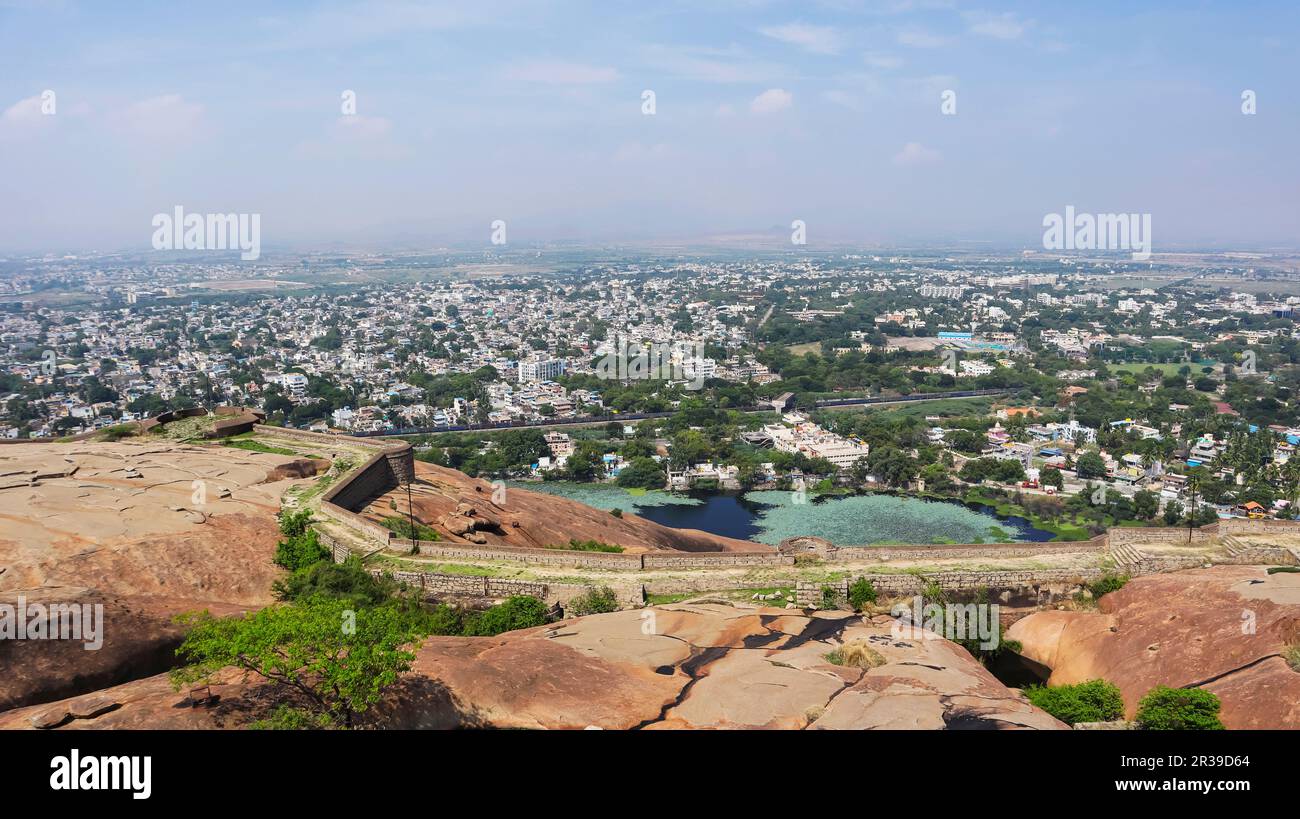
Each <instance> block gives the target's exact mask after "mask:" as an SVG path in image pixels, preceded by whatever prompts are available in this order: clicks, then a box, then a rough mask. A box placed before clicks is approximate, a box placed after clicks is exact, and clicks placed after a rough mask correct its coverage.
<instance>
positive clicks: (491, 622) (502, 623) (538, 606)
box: [465, 595, 547, 637]
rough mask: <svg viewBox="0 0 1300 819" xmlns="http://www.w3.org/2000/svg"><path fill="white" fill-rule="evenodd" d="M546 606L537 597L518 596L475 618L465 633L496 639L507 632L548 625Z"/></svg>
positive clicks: (507, 599)
mask: <svg viewBox="0 0 1300 819" xmlns="http://www.w3.org/2000/svg"><path fill="white" fill-rule="evenodd" d="M546 620H547V618H546V604H545V603H543V602H542V601H541V600H538V599H537V598H536V597H528V596H526V595H516V596H514V597H508V598H506V600H505V602H503V603H501V604H499V605H496V606H493V607H492V608H490V609H488V610H487V611H485V612H482V613H481V614H479V615H478V616H477V617H474V618H473V621H472V622H471V623H468V624H467V625H466V628H465V633H466V634H468V635H472V636H475V637H494V636H496V635H498V634H502V633H504V632H507V631H517V630H519V629H521V628H533V627H534V626H541V625H545V624H546Z"/></svg>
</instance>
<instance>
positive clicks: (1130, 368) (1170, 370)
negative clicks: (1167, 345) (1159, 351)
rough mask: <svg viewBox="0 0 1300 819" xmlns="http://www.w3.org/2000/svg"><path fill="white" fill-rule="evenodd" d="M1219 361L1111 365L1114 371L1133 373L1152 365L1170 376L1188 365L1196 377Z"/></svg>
mask: <svg viewBox="0 0 1300 819" xmlns="http://www.w3.org/2000/svg"><path fill="white" fill-rule="evenodd" d="M1218 363H1219V362H1217V361H1193V362H1184V361H1176V362H1172V363H1169V364H1147V363H1143V362H1133V363H1131V364H1112V365H1111V366H1110V371H1111V372H1113V373H1132V374H1133V375H1141V374H1142V373H1143V372H1145V371H1146V369H1147V367H1152V368H1154V369H1156V370H1158V371H1159V372H1160V374H1161V375H1162V376H1170V375H1177V374H1178V370H1179V369H1181V368H1182V367H1184V366H1186V367H1191V368H1192V373H1191V376H1192V378H1196V377H1198V376H1200V375H1201V374H1202V373H1201V368H1202V367H1214V366H1216V365H1218Z"/></svg>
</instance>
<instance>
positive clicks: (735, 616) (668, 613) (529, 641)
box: [0, 604, 1064, 730]
mask: <svg viewBox="0 0 1300 819" xmlns="http://www.w3.org/2000/svg"><path fill="white" fill-rule="evenodd" d="M892 627H893V621H892V620H890V619H889V618H887V617H882V618H878V619H875V620H872V619H864V618H862V617H859V616H856V615H851V614H848V613H844V612H816V613H812V612H789V611H785V610H781V609H753V608H733V607H731V606H725V605H719V604H697V605H671V606H659V607H653V608H649V609H644V610H640V611H624V612H616V613H613V614H603V615H593V616H590V617H583V618H578V619H574V620H566V621H563V622H560V623H555V624H553V625H549V626H542V627H539V628H535V629H528V630H525V631H516V632H511V633H507V634H503V635H500V636H498V637H433V638H430V639H428V640H427V641H426V642H425V643H424V644H423V645H422V646H421V647H420V648H419V649H418V651H417V653H416V659H415V662H414V667H413V669H412V671H411V673H410V674H408V675H407V676H406V677H405V678H404V680H403V682H402V683H400V684H399V686H398V687H397V688H396V689H395V690H394V691H393V692H392V694H391V696H390V697H389V698H388V700H387V701H386V702H385V703H384V705H383V706H382V707H381V708H380V709H378V712H377V713H375V714H374V715H373V721H372V725H373V726H374V727H387V728H455V727H484V728H550V729H583V728H589V727H595V728H607V729H629V728H651V729H654V728H789V729H801V728H811V729H865V728H914V729H1016V728H1033V729H1059V728H1063V727H1064V726H1063V725H1062V724H1061V723H1060V722H1058V721H1056V720H1055V719H1053V718H1052V717H1050V716H1048V715H1047V714H1045V713H1043V712H1041V711H1039V710H1038V709H1036V708H1034V707H1033V706H1032V705H1030V704H1029V703H1028V701H1026V700H1025V698H1024V697H1023V695H1021V694H1020V693H1019V692H1017V691H1013V690H1011V689H1008V688H1006V687H1005V686H1003V685H1002V684H1001V683H999V682H998V681H997V680H996V679H994V678H993V677H992V675H990V674H989V673H988V672H987V671H985V670H984V668H983V667H982V666H981V665H980V664H979V663H978V662H976V661H975V660H974V659H973V658H972V657H971V656H970V655H969V654H967V653H966V651H965V650H964V649H962V648H960V647H959V646H957V645H955V644H953V643H950V642H948V641H947V640H943V639H940V638H937V637H934V636H933V635H928V634H927V635H922V634H921V633H920V632H919V631H913V630H912V629H910V628H907V627H904V628H903V630H902V631H900V632H899V633H897V634H895V633H894V632H893V628H892ZM837 649H838V650H839V651H840V652H841V653H842V654H843V655H844V656H845V657H849V658H856V659H855V664H850V663H848V662H846V663H844V664H840V665H837V664H835V663H832V662H831V661H830V659H829V657H830V656H833V655H832V652H835V651H836V650H837ZM850 649H851V650H850ZM212 691H213V693H215V694H217V695H218V697H219V699H218V701H217V703H216V704H215V705H213V706H211V707H187V706H188V700H187V696H186V695H185V694H183V693H176V692H175V691H173V690H172V688H171V686H170V685H169V683H168V681H167V679H166V676H165V675H159V676H155V677H150V678H147V679H143V680H138V681H136V682H132V683H128V684H126V685H121V686H116V687H114V688H109V689H106V690H103V691H99V692H96V693H94V694H89V695H85V696H82V697H76V698H71V699H67V700H63V701H60V702H56V703H49V704H46V705H38V706H32V707H27V708H21V709H16V710H13V711H9V712H7V713H4V714H0V728H19V729H21V728H58V729H60V730H64V729H77V728H143V727H150V728H236V727H239V726H242V725H245V724H247V723H248V722H250V721H251V720H253V719H256V718H258V717H259V716H262V715H264V714H265V713H266V712H267V711H268V710H269V708H270V707H271V705H272V699H271V698H270V697H269V694H268V689H267V687H265V686H259V685H256V684H251V683H249V682H247V681H245V680H243V679H242V678H241V677H240V676H239V675H237V674H235V673H233V672H231V673H227V674H226V675H225V676H224V678H223V684H221V685H215V686H213V689H212Z"/></svg>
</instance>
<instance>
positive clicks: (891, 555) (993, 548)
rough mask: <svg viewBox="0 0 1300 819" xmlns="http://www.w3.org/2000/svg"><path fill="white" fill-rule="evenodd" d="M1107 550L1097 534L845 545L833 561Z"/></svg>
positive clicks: (1103, 537) (1002, 556) (983, 556)
mask: <svg viewBox="0 0 1300 819" xmlns="http://www.w3.org/2000/svg"><path fill="white" fill-rule="evenodd" d="M1105 549H1106V536H1105V535H1097V536H1096V537H1094V538H1091V539H1089V540H1059V541H1042V542H1036V543H953V544H943V545H936V546H925V545H922V544H902V545H898V546H842V547H840V548H839V549H837V550H836V551H835V552H834V553H833V555H832V557H831V559H832V560H841V561H843V560H853V561H857V560H873V561H879V562H882V563H887V562H889V561H890V560H943V559H958V560H960V559H968V558H988V559H991V560H996V559H999V558H1008V557H1032V556H1034V555H1050V554H1078V553H1081V552H1082V553H1087V552H1097V553H1101V552H1103V551H1105Z"/></svg>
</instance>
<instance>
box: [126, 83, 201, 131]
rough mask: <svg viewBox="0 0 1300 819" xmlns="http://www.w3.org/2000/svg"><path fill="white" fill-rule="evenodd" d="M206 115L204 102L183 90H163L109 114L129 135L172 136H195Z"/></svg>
mask: <svg viewBox="0 0 1300 819" xmlns="http://www.w3.org/2000/svg"><path fill="white" fill-rule="evenodd" d="M202 118H203V106H202V105H200V104H198V103H195V102H186V101H185V99H184V97H182V96H181V95H180V94H163V95H161V96H157V97H150V98H148V99H143V100H140V101H138V102H134V103H131V104H130V105H128V106H127V107H126V108H124V109H122V110H121V111H117V112H115V113H113V114H111V115H110V122H111V124H112V125H113V127H114V128H116V129H117V130H118V131H121V132H123V133H125V134H127V135H128V136H133V137H137V138H143V139H157V140H170V139H178V138H186V137H190V136H193V135H194V133H195V132H196V131H197V130H198V126H199V122H200V120H202Z"/></svg>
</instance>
